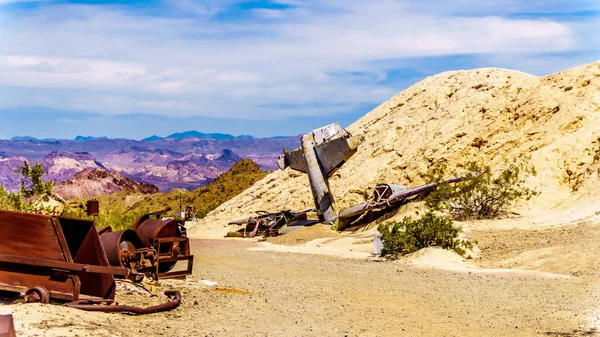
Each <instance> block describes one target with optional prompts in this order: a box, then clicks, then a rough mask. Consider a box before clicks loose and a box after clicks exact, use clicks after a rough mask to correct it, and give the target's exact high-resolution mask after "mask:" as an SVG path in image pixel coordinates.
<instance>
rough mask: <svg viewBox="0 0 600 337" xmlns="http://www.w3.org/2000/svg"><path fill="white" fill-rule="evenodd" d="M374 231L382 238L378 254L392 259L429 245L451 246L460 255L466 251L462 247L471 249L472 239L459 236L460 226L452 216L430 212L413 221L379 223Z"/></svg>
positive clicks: (448, 247) (408, 219)
mask: <svg viewBox="0 0 600 337" xmlns="http://www.w3.org/2000/svg"><path fill="white" fill-rule="evenodd" d="M377 230H378V231H379V233H381V239H382V241H383V249H382V250H381V256H389V257H391V258H397V257H398V256H400V255H405V254H409V253H412V252H416V251H417V250H419V249H421V248H425V247H432V246H435V247H441V248H444V249H450V250H453V251H455V252H456V253H458V254H460V255H464V254H465V249H470V248H472V243H471V242H469V241H467V240H461V239H459V237H458V236H459V234H460V233H461V232H462V228H461V227H456V226H454V223H453V222H452V219H449V218H446V217H440V216H437V215H435V213H433V212H431V211H428V212H427V213H425V214H423V216H421V217H420V218H418V219H416V220H413V219H412V217H410V216H409V217H404V218H403V219H402V220H401V221H400V222H395V221H393V222H385V223H381V224H380V225H379V226H378V227H377Z"/></svg>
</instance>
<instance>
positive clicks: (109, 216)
mask: <svg viewBox="0 0 600 337" xmlns="http://www.w3.org/2000/svg"><path fill="white" fill-rule="evenodd" d="M62 215H63V216H66V217H71V218H79V219H87V220H92V221H94V222H95V223H96V228H98V229H101V228H104V227H107V226H111V227H112V229H113V230H122V229H130V228H131V226H132V225H133V222H134V221H135V219H137V218H138V217H139V216H140V215H142V214H136V213H132V212H125V213H124V212H118V211H115V210H113V209H106V210H100V213H99V214H98V215H97V216H89V215H87V213H86V211H85V209H84V208H83V207H69V206H66V207H65V209H64V210H63V212H62Z"/></svg>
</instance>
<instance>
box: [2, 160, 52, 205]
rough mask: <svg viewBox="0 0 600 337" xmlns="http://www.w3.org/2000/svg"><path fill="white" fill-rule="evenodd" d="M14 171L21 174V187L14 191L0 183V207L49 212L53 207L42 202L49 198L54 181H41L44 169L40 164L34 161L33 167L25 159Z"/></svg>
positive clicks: (44, 172)
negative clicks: (8, 189)
mask: <svg viewBox="0 0 600 337" xmlns="http://www.w3.org/2000/svg"><path fill="white" fill-rule="evenodd" d="M15 173H17V174H20V175H21V189H20V191H19V192H17V193H14V192H10V191H7V190H6V188H5V187H4V186H2V185H0V209H5V210H13V211H21V212H31V213H41V214H51V213H52V212H53V209H52V208H51V207H50V206H47V205H44V204H43V203H44V202H47V201H48V200H50V197H52V195H53V192H52V188H53V184H54V182H53V181H52V180H51V181H48V182H44V181H43V179H42V178H43V176H44V175H45V174H46V171H45V170H44V168H43V167H42V164H40V163H38V162H36V163H35V164H34V165H33V167H31V165H30V164H29V162H28V161H27V160H25V161H24V162H23V166H20V167H19V168H17V169H16V170H15Z"/></svg>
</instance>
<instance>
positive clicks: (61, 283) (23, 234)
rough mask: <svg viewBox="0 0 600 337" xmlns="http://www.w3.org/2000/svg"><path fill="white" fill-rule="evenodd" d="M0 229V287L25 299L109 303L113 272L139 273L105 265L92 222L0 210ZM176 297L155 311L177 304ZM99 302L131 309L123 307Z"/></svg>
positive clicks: (83, 304) (117, 308) (113, 308)
mask: <svg viewBox="0 0 600 337" xmlns="http://www.w3.org/2000/svg"><path fill="white" fill-rule="evenodd" d="M0 228H2V230H1V231H0V241H1V242H2V245H0V290H2V291H10V292H18V293H23V294H24V295H23V296H24V300H25V301H26V302H45V303H48V302H49V301H50V300H51V299H53V300H59V301H66V302H70V304H71V305H78V307H79V308H80V309H85V308H89V307H92V306H91V305H90V304H98V303H112V302H113V300H114V298H115V290H116V283H115V279H114V277H113V275H117V276H121V277H130V278H134V279H136V278H138V276H139V274H138V272H137V271H135V270H131V269H128V268H124V267H113V266H111V265H110V264H109V261H108V258H107V255H106V253H105V251H104V249H103V247H102V244H101V242H100V238H99V236H98V232H97V231H96V227H95V226H94V222H92V221H88V220H83V219H73V218H67V217H58V216H46V215H40V214H32V213H24V212H14V211H3V210H0ZM169 294H171V293H169ZM171 295H175V294H171ZM178 297H179V296H178V295H177V296H175V299H174V300H172V301H170V302H168V303H164V304H162V305H160V306H159V308H158V309H157V310H159V309H161V308H163V307H171V306H173V305H175V304H177V305H178V303H179V302H180V299H179V300H178ZM101 307H102V309H100V310H104V311H130V310H129V309H130V308H128V307H123V306H101ZM109 308H110V309H109ZM138 309H139V310H143V308H138ZM146 309H148V308H146ZM153 309H156V308H153ZM92 310H96V309H92Z"/></svg>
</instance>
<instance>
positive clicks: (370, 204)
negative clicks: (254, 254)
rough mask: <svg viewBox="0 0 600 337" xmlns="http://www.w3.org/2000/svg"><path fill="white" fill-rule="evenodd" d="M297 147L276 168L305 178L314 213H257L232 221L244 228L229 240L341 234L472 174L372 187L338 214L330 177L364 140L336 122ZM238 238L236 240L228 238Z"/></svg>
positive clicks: (310, 135) (281, 159) (280, 160)
mask: <svg viewBox="0 0 600 337" xmlns="http://www.w3.org/2000/svg"><path fill="white" fill-rule="evenodd" d="M300 140H301V146H300V147H299V148H297V149H295V150H293V151H288V150H286V149H285V148H284V149H283V153H284V155H283V156H280V157H279V159H278V161H277V165H278V166H279V168H280V169H281V170H284V169H286V168H288V167H289V168H291V169H292V170H295V171H299V172H303V173H306V174H307V175H308V182H309V184H310V189H311V192H312V195H313V199H314V203H315V209H312V210H306V211H302V212H292V211H290V210H283V211H278V212H267V211H257V215H256V216H250V217H245V218H241V219H236V220H232V221H230V222H229V225H243V226H245V227H244V228H242V229H240V230H238V231H237V232H231V233H230V234H229V235H228V236H244V237H254V236H256V235H257V234H263V235H264V236H265V237H266V236H274V235H277V234H281V232H282V230H283V229H285V228H289V227H295V226H302V225H310V224H315V223H319V222H320V223H324V224H328V225H331V227H332V229H333V230H342V229H344V228H346V227H348V226H349V225H352V224H356V223H358V222H360V221H361V220H362V219H364V218H365V217H366V216H368V215H369V214H371V213H376V214H383V213H386V212H390V211H392V210H393V209H395V208H397V207H399V206H401V205H404V204H406V203H408V202H411V201H414V200H416V199H418V198H419V197H421V196H423V195H425V194H427V193H429V192H431V191H432V190H434V189H435V188H436V187H437V186H439V185H441V184H444V183H454V182H459V181H462V180H465V179H467V178H468V177H469V176H470V175H472V174H473V173H471V174H464V175H461V176H457V177H452V178H447V179H444V180H441V181H437V182H432V183H429V184H425V185H421V186H417V187H414V188H409V187H407V186H402V185H397V184H380V185H377V186H375V188H374V189H373V192H372V194H371V195H370V196H369V197H368V198H367V200H366V201H365V202H363V203H361V204H359V205H355V206H352V207H349V208H347V209H344V210H342V211H341V212H338V210H337V207H336V206H335V198H334V197H333V194H332V192H331V189H330V187H329V178H330V177H331V176H332V175H333V174H334V173H335V171H336V170H338V169H339V168H340V167H341V166H342V165H343V164H344V163H345V162H346V161H348V160H349V159H350V158H351V157H352V156H353V155H354V154H355V153H356V152H357V150H358V147H359V145H360V143H361V142H362V138H361V137H358V136H352V135H351V134H350V133H349V132H347V131H346V130H344V129H343V128H342V127H340V125H339V124H338V123H333V124H330V125H327V126H324V127H322V128H319V129H316V130H313V131H311V132H310V133H307V134H305V135H303V136H302V137H301V139H300ZM310 212H316V214H317V216H318V220H308V218H307V214H308V213H310ZM235 233H237V235H232V234H235Z"/></svg>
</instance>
